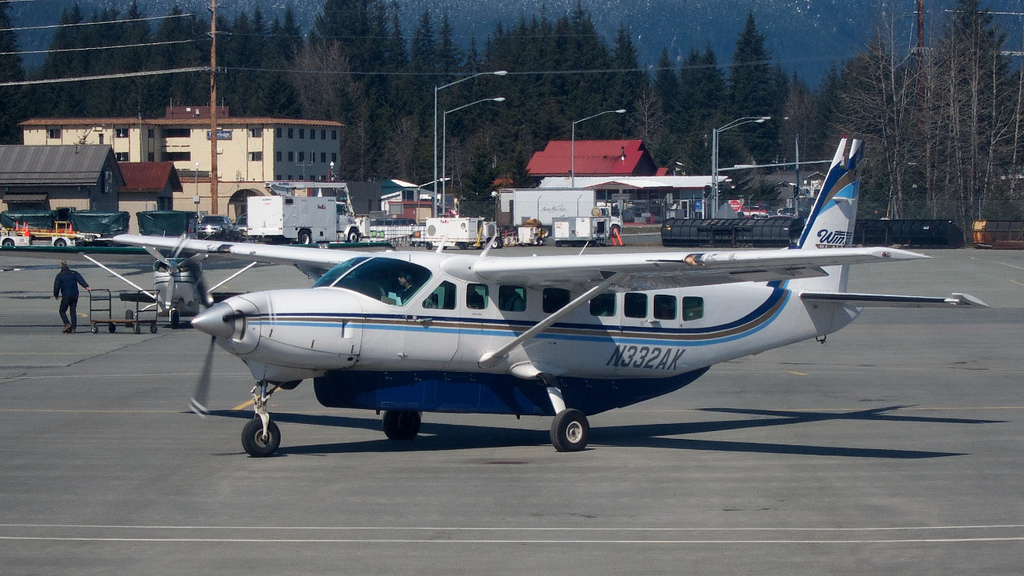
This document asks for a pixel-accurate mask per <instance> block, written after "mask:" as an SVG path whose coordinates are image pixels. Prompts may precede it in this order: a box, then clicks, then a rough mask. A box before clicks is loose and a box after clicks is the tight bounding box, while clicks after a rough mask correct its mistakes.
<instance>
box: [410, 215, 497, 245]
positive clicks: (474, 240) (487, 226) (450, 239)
mask: <svg viewBox="0 0 1024 576" xmlns="http://www.w3.org/2000/svg"><path fill="white" fill-rule="evenodd" d="M496 230H497V228H496V227H495V224H494V222H487V221H485V220H484V219H483V218H427V222H426V225H425V226H424V227H423V245H424V246H425V247H426V248H427V250H431V249H433V248H434V247H435V246H438V245H440V244H442V243H443V244H444V245H445V246H446V247H447V246H455V247H456V248H459V249H460V250H465V249H467V248H470V247H473V248H481V247H483V246H486V245H487V242H488V241H490V240H491V238H493V237H494V234H495V231H496ZM501 247H502V244H501V238H496V239H495V241H494V248H501Z"/></svg>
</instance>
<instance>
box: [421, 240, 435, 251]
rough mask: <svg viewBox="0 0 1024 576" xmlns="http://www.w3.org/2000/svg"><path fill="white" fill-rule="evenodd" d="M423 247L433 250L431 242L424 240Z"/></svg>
mask: <svg viewBox="0 0 1024 576" xmlns="http://www.w3.org/2000/svg"><path fill="white" fill-rule="evenodd" d="M423 247H424V248H426V249H427V250H433V249H434V244H433V243H432V242H424V243H423Z"/></svg>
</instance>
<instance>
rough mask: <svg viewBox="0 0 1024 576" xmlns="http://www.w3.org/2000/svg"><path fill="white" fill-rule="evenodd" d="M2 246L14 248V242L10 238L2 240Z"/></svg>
mask: <svg viewBox="0 0 1024 576" xmlns="http://www.w3.org/2000/svg"><path fill="white" fill-rule="evenodd" d="M4 246H14V240H11V239H10V238H4Z"/></svg>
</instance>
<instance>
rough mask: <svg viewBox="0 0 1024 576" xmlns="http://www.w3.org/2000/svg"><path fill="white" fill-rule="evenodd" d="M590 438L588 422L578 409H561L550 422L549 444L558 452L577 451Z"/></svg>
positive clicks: (585, 445)
mask: <svg viewBox="0 0 1024 576" xmlns="http://www.w3.org/2000/svg"><path fill="white" fill-rule="evenodd" d="M589 440H590V422H588V421H587V417H586V416H585V415H584V414H583V412H580V411H579V410H574V409H572V408H569V409H566V410H562V411H561V412H559V413H558V414H557V415H556V416H555V420H554V421H553V422H552V423H551V444H553V445H554V447H555V450H558V451H559V452H579V451H581V450H583V449H585V448H586V447H587V442H588V441H589Z"/></svg>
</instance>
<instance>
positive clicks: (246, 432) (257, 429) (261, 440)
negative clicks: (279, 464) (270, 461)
mask: <svg viewBox="0 0 1024 576" xmlns="http://www.w3.org/2000/svg"><path fill="white" fill-rule="evenodd" d="M280 445H281V429H280V428H278V427H277V424H276V423H275V422H274V421H273V420H271V421H270V422H269V423H268V424H267V436H266V437H264V436H263V421H262V420H260V419H259V418H253V419H252V420H249V422H248V423H246V425H245V427H244V428H242V448H244V449H245V451H246V452H247V453H248V454H249V456H252V457H253V458H264V457H267V456H272V455H273V454H274V452H277V447H278V446H280Z"/></svg>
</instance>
